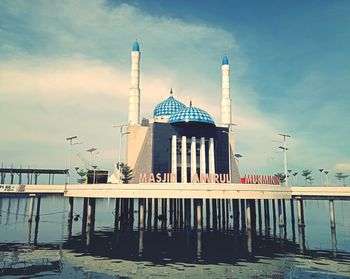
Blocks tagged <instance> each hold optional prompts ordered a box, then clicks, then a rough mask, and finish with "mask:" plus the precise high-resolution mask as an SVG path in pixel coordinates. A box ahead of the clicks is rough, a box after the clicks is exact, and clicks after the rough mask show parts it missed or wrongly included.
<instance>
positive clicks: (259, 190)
mask: <svg viewBox="0 0 350 279" xmlns="http://www.w3.org/2000/svg"><path fill="white" fill-rule="evenodd" d="M1 193H6V194H14V195H15V194H45V195H50V194H58V195H64V196H67V197H81V198H83V197H84V198H184V199H292V198H302V199H342V200H346V199H350V187H330V186H328V187H326V186H322V187H317V186H312V187H300V186H293V187H285V186H276V185H256V184H210V183H205V184H201V183H198V184H193V183H188V184H182V183H181V184H180V183H164V184H161V183H159V184H155V183H144V184H95V185H94V184H69V185H0V194H1Z"/></svg>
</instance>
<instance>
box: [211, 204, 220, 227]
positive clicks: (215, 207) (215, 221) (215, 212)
mask: <svg viewBox="0 0 350 279" xmlns="http://www.w3.org/2000/svg"><path fill="white" fill-rule="evenodd" d="M211 205H212V212H213V214H212V217H213V229H214V230H215V231H216V230H217V229H218V219H217V218H218V216H217V215H218V209H217V204H216V199H212V200H211Z"/></svg>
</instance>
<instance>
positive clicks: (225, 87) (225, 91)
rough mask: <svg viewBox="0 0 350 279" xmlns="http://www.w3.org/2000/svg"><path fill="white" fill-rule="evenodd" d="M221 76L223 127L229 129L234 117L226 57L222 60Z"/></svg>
mask: <svg viewBox="0 0 350 279" xmlns="http://www.w3.org/2000/svg"><path fill="white" fill-rule="evenodd" d="M221 75H222V85H221V125H222V126H223V127H228V126H229V124H230V123H231V122H232V119H231V118H232V115H231V97H230V64H229V62H228V58H227V56H226V55H225V56H224V57H223V58H222V65H221Z"/></svg>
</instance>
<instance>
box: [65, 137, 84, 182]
mask: <svg viewBox="0 0 350 279" xmlns="http://www.w3.org/2000/svg"><path fill="white" fill-rule="evenodd" d="M77 138H78V136H72V137H68V138H66V140H67V141H69V155H68V173H67V184H69V182H70V169H71V164H72V160H71V153H72V145H76V144H82V142H73V140H75V139H77Z"/></svg>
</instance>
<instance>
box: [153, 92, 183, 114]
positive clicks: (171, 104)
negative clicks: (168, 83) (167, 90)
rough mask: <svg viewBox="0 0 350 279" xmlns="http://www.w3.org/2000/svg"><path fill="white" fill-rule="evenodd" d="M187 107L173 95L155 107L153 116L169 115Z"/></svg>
mask: <svg viewBox="0 0 350 279" xmlns="http://www.w3.org/2000/svg"><path fill="white" fill-rule="evenodd" d="M185 107H186V106H185V105H184V104H183V103H181V102H179V101H178V100H176V99H175V98H174V97H173V96H170V97H169V98H168V99H166V100H165V101H163V102H161V103H160V104H158V105H157V106H156V107H155V109H154V111H153V117H162V116H166V117H169V116H171V115H173V114H175V113H177V112H178V111H180V110H181V109H183V108H185Z"/></svg>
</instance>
